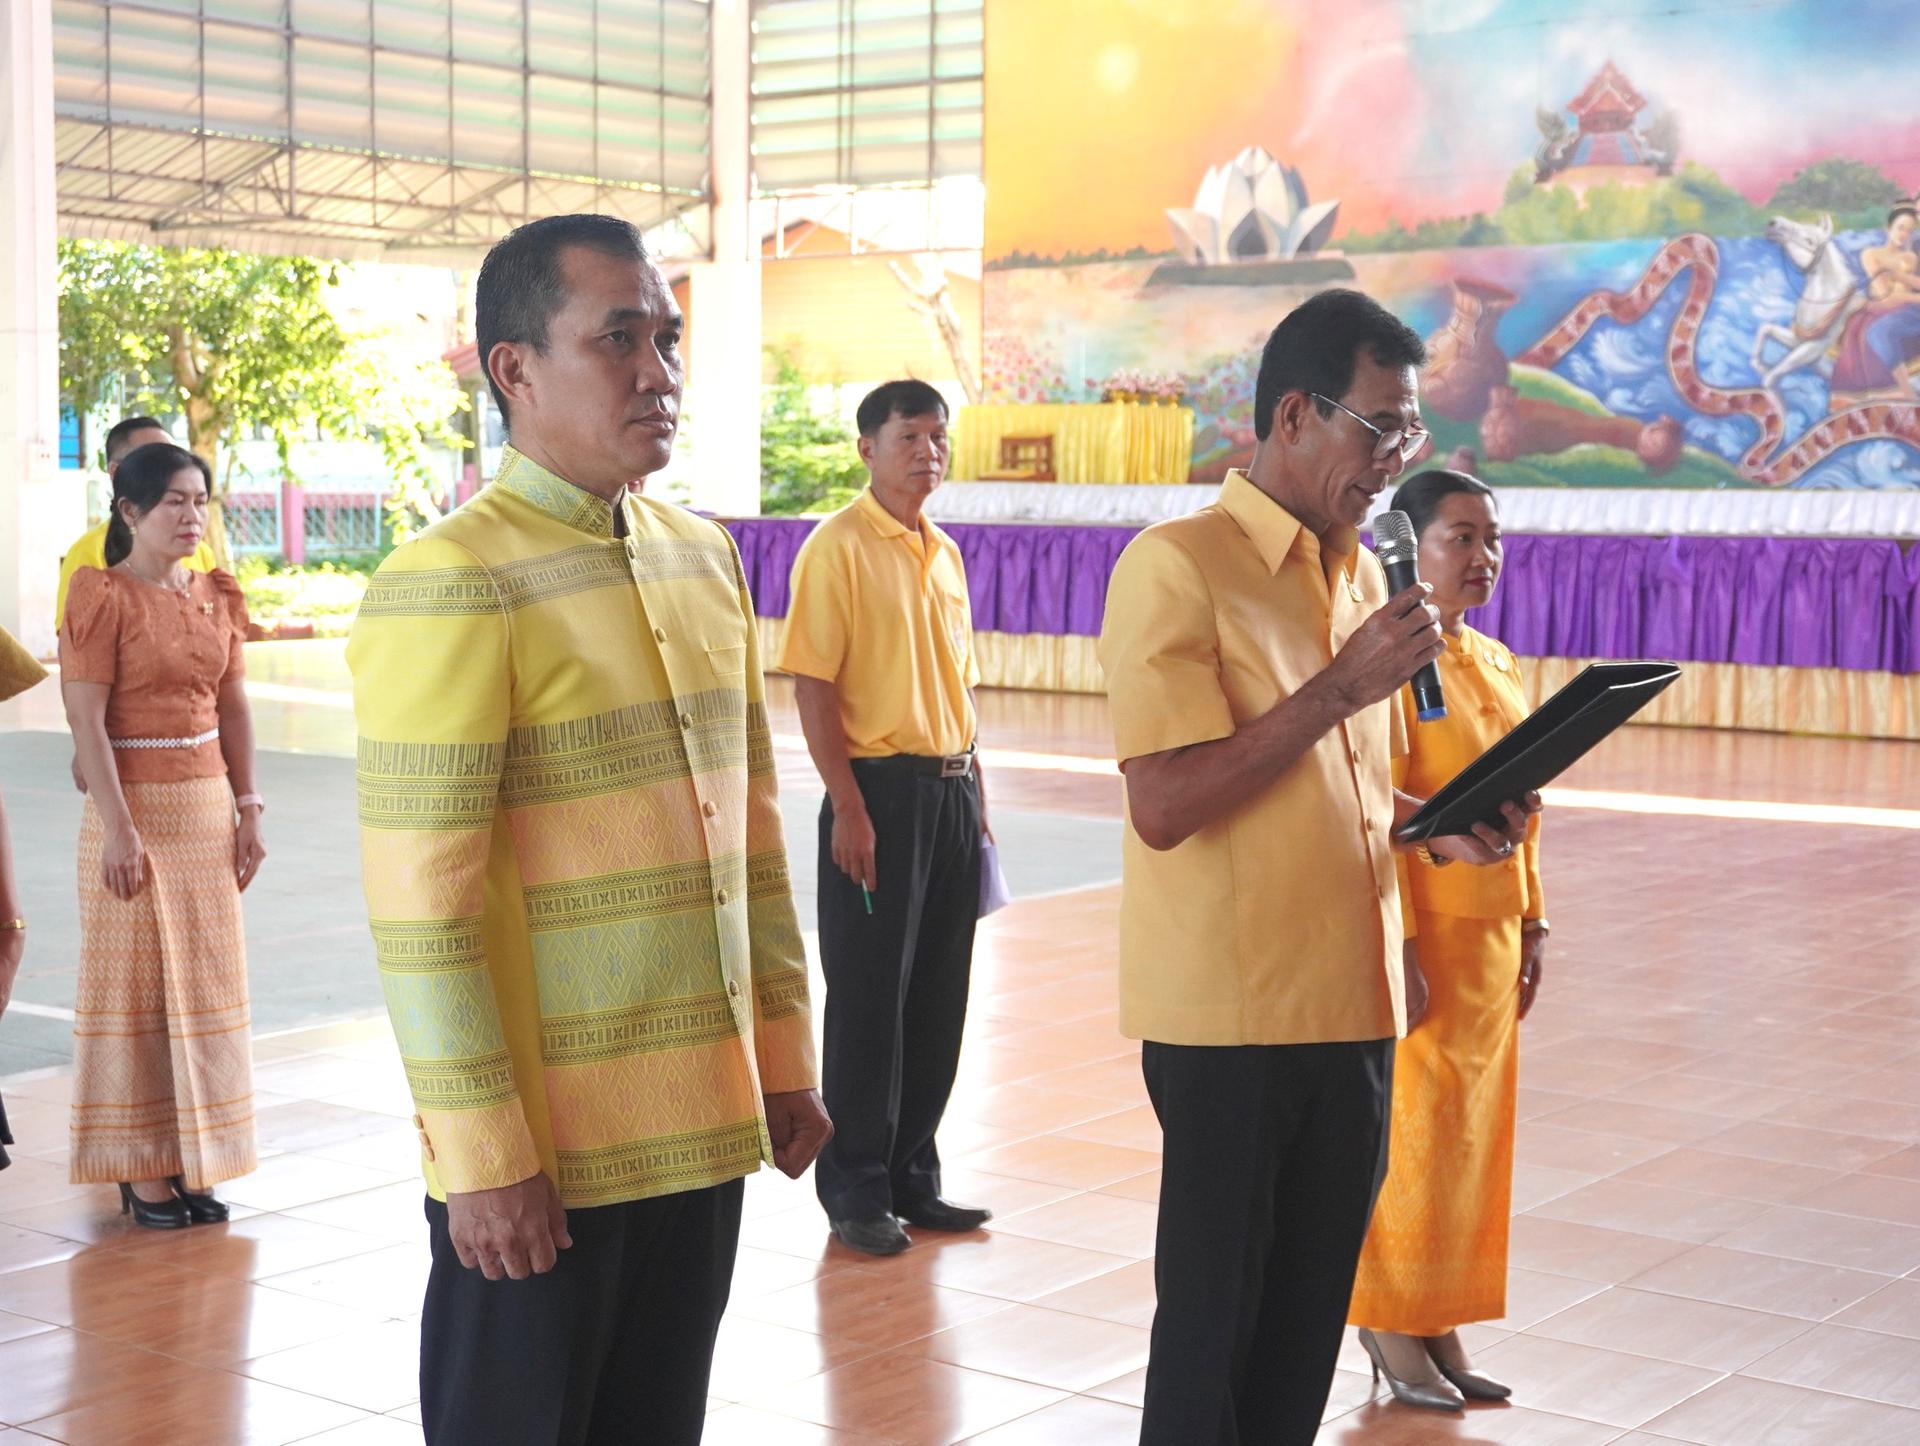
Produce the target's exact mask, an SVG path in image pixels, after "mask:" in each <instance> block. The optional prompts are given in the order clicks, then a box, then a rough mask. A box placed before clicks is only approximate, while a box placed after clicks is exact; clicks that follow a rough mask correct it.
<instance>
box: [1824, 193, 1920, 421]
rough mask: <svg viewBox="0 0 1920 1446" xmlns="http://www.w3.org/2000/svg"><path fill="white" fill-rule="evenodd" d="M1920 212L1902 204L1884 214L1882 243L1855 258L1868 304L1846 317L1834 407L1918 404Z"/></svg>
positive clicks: (1836, 366)
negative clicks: (1917, 241)
mask: <svg viewBox="0 0 1920 1446" xmlns="http://www.w3.org/2000/svg"><path fill="white" fill-rule="evenodd" d="M1916 225H1920V210H1916V209H1915V205H1914V203H1913V202H1912V201H1901V202H1900V203H1899V204H1898V205H1896V206H1895V207H1894V208H1893V209H1892V210H1891V211H1889V212H1888V213H1887V236H1886V244H1885V245H1882V246H1869V247H1868V248H1867V249H1866V250H1865V251H1862V252H1861V253H1860V265H1861V267H1862V268H1863V269H1864V270H1865V271H1866V273H1867V296H1868V301H1867V304H1866V305H1865V306H1864V307H1862V308H1860V309H1859V310H1858V311H1856V312H1855V313H1854V315H1852V316H1851V317H1849V318H1848V321H1847V327H1846V332H1845V334H1844V335H1842V336H1841V338H1840V348H1839V355H1838V356H1837V357H1836V358H1835V359H1834V363H1833V371H1832V376H1831V382H1832V387H1833V391H1834V393H1835V398H1836V405H1837V404H1839V402H1840V400H1841V399H1842V398H1843V397H1844V398H1845V399H1846V400H1858V399H1864V398H1868V397H1888V398H1895V399H1898V400H1900V401H1913V400H1916V399H1920V383H1917V382H1916V374H1920V256H1915V254H1914V251H1913V240H1914V229H1915V227H1916Z"/></svg>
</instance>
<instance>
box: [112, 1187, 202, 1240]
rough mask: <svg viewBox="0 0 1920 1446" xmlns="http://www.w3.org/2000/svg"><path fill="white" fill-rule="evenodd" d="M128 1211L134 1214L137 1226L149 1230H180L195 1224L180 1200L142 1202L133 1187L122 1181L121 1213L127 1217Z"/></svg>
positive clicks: (134, 1221)
mask: <svg viewBox="0 0 1920 1446" xmlns="http://www.w3.org/2000/svg"><path fill="white" fill-rule="evenodd" d="M128 1211H132V1212H133V1223H134V1224H135V1225H144V1226H146V1227H147V1229H149V1230H180V1229H184V1228H185V1227H186V1226H188V1225H191V1224H192V1223H193V1220H192V1219H191V1217H189V1216H188V1214H187V1207H186V1206H185V1205H182V1204H181V1203H180V1202H179V1201H178V1200H142V1199H141V1198H140V1197H139V1196H138V1195H136V1194H134V1193H133V1186H131V1185H129V1184H127V1182H126V1181H124V1180H122V1181H121V1182H120V1213H121V1214H122V1215H125V1214H126V1213H127V1212H128Z"/></svg>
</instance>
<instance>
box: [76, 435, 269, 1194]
mask: <svg viewBox="0 0 1920 1446" xmlns="http://www.w3.org/2000/svg"><path fill="white" fill-rule="evenodd" d="M208 481H209V477H208V472H207V466H206V463H204V462H202V461H201V460H200V459H199V458H198V457H195V456H194V455H193V454H192V453H190V452H186V451H183V450H182V449H181V448H179V447H176V446H174V445H172V444H171V443H166V442H156V443H152V444H150V445H148V446H145V447H140V448H138V449H136V450H135V451H133V452H130V453H129V454H128V455H127V457H126V458H125V459H124V460H123V461H122V462H121V464H120V467H119V470H118V471H117V472H116V473H115V474H114V479H113V517H112V522H111V526H110V528H109V531H108V533H107V562H108V564H109V565H108V567H107V569H106V570H105V571H101V570H99V569H97V568H83V569H82V570H81V571H79V572H77V573H75V574H74V578H73V583H72V588H71V591H70V593H69V595H68V599H67V612H66V618H65V621H64V624H63V626H62V628H61V633H60V686H61V693H62V695H63V697H64V699H65V702H66V707H67V720H68V722H69V723H70V724H71V726H72V728H73V736H74V745H75V748H76V750H77V752H78V755H79V763H80V768H81V771H82V773H83V774H84V775H85V778H86V782H87V803H86V810H85V814H84V816H83V818H82V821H81V826H80V938H81V943H80V970H79V975H80V977H79V987H78V991H77V997H76V999H75V1001H74V1018H75V1022H74V1036H75V1039H74V1085H73V1123H72V1146H73V1148H72V1178H73V1180H74V1181H75V1182H76V1183H96V1182H97V1183H107V1182H115V1183H118V1184H119V1186H120V1197H121V1209H122V1210H123V1211H126V1210H131V1211H132V1212H133V1215H134V1218H135V1219H136V1220H137V1221H138V1222H139V1223H140V1224H142V1225H150V1226H155V1227H160V1228H170V1227H177V1226H181V1225H186V1224H189V1223H192V1222H194V1221H203V1220H223V1219H225V1218H226V1215H227V1207H226V1206H225V1205H223V1204H221V1203H220V1202H219V1201H218V1200H216V1199H214V1197H213V1195H212V1193H211V1191H212V1187H213V1186H214V1185H216V1184H218V1183H219V1182H220V1181H222V1180H231V1179H233V1178H234V1177H236V1176H239V1175H244V1174H247V1173H248V1172H249V1171H251V1170H252V1169H253V1168H254V1163H255V1154H254V1133H253V1063H252V1040H251V1029H250V1021H249V1015H248V1008H247V963H246V947H245V940H244V935H243V931H242V922H241V915H240V891H241V890H243V889H245V888H246V886H247V885H248V884H249V883H250V882H252V880H253V876H254V873H255V871H256V870H258V868H259V867H260V861H261V859H262V858H264V857H265V852H266V851H265V848H264V846H263V843H262V839H261V829H260V816H261V812H262V810H263V805H262V802H261V799H260V795H259V794H258V793H256V792H255V791H254V775H253V764H254V759H253V719H252V715H251V714H250V712H249V711H248V708H247V697H246V691H245V687H244V683H243V678H242V664H241V646H240V645H241V643H242V641H243V640H244V639H245V637H246V629H247V614H246V607H245V605H244V604H243V603H242V601H241V598H240V586H239V584H238V583H236V582H235V581H234V580H233V578H232V577H231V576H230V575H229V574H227V573H225V572H213V573H205V574H202V573H194V572H189V571H188V570H187V569H186V568H185V567H184V566H183V565H182V563H183V560H184V559H185V558H186V557H188V556H189V555H190V554H191V553H192V552H193V550H194V548H195V547H197V546H198V545H199V543H200V539H201V537H202V536H203V535H204V534H205V532H206V526H207V484H208Z"/></svg>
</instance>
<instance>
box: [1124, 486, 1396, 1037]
mask: <svg viewBox="0 0 1920 1446" xmlns="http://www.w3.org/2000/svg"><path fill="white" fill-rule="evenodd" d="M1386 600H1387V587H1386V578H1385V576H1384V574H1383V573H1382V571H1381V569H1380V568H1379V566H1378V565H1377V564H1376V563H1375V562H1374V560H1373V559H1372V557H1371V556H1367V557H1362V556H1361V555H1360V549H1359V540H1358V538H1357V536H1356V535H1355V534H1354V533H1353V532H1352V531H1351V530H1342V531H1340V532H1338V533H1336V534H1333V535H1330V536H1329V537H1328V538H1327V539H1326V541H1325V542H1324V543H1323V542H1322V541H1321V539H1319V538H1317V537H1316V536H1315V535H1314V534H1313V533H1312V532H1310V531H1308V530H1307V529H1306V528H1304V527H1303V526H1301V524H1300V523H1299V521H1298V520H1297V519H1295V518H1294V517H1293V516H1292V515H1291V514H1290V513H1288V512H1287V511H1286V510H1285V509H1284V508H1282V507H1281V506H1280V505H1279V504H1278V503H1276V502H1274V501H1273V500H1272V499H1271V498H1269V497H1268V496H1267V495H1266V494H1265V493H1263V492H1261V491H1260V490H1259V489H1258V488H1257V487H1255V486H1254V485H1253V484H1252V483H1251V482H1249V481H1248V480H1247V479H1246V477H1245V476H1243V475H1241V474H1239V473H1237V472H1236V473H1232V474H1229V476H1228V479H1227V482H1226V485H1225V487H1223V488H1222V490H1221V493H1220V499H1219V501H1218V502H1216V503H1215V504H1214V505H1213V506H1211V507H1207V508H1204V509H1202V510H1201V511H1199V512H1196V513H1194V514H1192V515H1191V516H1188V517H1183V518H1178V519H1175V520H1173V521H1170V522H1163V523H1160V524H1159V525H1157V526H1154V527H1150V528H1148V529H1147V530H1146V531H1145V532H1143V533H1141V534H1140V536H1139V537H1137V538H1135V539H1134V541H1133V542H1132V543H1131V544H1130V545H1129V546H1128V547H1127V550H1126V551H1125V552H1124V553H1123V554H1122V555H1121V558H1120V561H1119V563H1118V565H1117V566H1116V567H1115V569H1114V574H1113V578H1112V580H1111V582H1110V584H1109V586H1108V590H1107V611H1106V620H1105V624H1104V626H1103V628H1102V630H1101V635H1100V661H1101V666H1102V667H1103V668H1104V670H1105V672H1106V678H1107V690H1108V698H1109V700H1110V703H1111V706H1112V711H1113V728H1114V742H1115V756H1116V757H1117V758H1119V759H1120V760H1122V761H1123V762H1124V761H1126V760H1128V759H1131V758H1139V757H1143V756H1145V755H1148V754H1152V753H1162V752H1165V751H1167V750H1169V749H1174V748H1182V747H1188V746H1191V745H1193V744H1197V743H1205V742H1208V741H1211V740H1213V739H1218V738H1226V737H1229V736H1231V735H1232V734H1233V733H1234V732H1235V731H1237V730H1238V729H1239V728H1240V727H1242V726H1243V725H1245V724H1247V723H1250V722H1252V721H1253V720H1254V719H1255V718H1258V717H1259V716H1260V715H1262V714H1263V713H1266V712H1267V711H1268V710H1270V709H1272V708H1273V707H1275V706H1276V705H1277V704H1278V703H1279V702H1280V701H1281V700H1282V699H1283V698H1286V697H1287V696H1289V695H1290V694H1292V693H1294V692H1295V691H1297V690H1298V689H1299V688H1300V687H1301V686H1302V685H1303V684H1305V683H1306V682H1307V680H1308V679H1310V678H1312V677H1313V676H1314V675H1315V674H1316V673H1319V672H1321V671H1323V670H1324V669H1325V668H1326V667H1327V666H1328V665H1329V664H1330V663H1331V662H1332V661H1333V656H1334V654H1335V653H1336V652H1337V651H1338V650H1339V649H1340V648H1341V647H1342V646H1343V645H1344V644H1345V643H1346V641H1347V639H1348V638H1349V637H1351V636H1352V635H1353V633H1354V632H1355V630H1357V629H1358V628H1359V626H1360V625H1361V623H1363V622H1365V621H1366V619H1367V618H1368V617H1369V616H1370V615H1371V614H1372V613H1373V612H1375V611H1376V610H1377V609H1378V608H1379V607H1380V606H1381V605H1382V604H1384V603H1385V602H1386ZM1405 751H1406V733H1405V726H1404V724H1403V723H1402V721H1401V719H1400V715H1399V712H1398V710H1397V708H1396V707H1395V705H1394V703H1393V701H1392V700H1387V701H1383V702H1381V703H1377V704H1375V705H1374V706H1372V707H1370V708H1365V709H1362V710H1361V711H1360V712H1359V713H1357V714H1355V715H1354V716H1353V717H1351V718H1349V719H1347V720H1346V721H1345V722H1344V723H1342V724H1340V725H1339V726H1338V727H1336V728H1334V729H1332V730H1331V731H1329V732H1328V733H1327V734H1325V735H1324V736H1323V737H1322V738H1321V739H1320V740H1319V741H1318V742H1317V743H1316V744H1315V745H1314V746H1313V747H1312V748H1311V749H1310V750H1309V751H1308V752H1307V754H1306V755H1305V756H1304V757H1302V758H1301V759H1300V761H1299V762H1297V763H1296V764H1295V765H1294V766H1293V767H1292V768H1291V769H1289V770H1288V771H1287V772H1286V773H1285V774H1283V775H1282V776H1281V777H1280V778H1278V779H1276V780H1275V781H1274V782H1273V783H1272V784H1271V785H1270V786H1269V787H1268V788H1267V789H1266V790H1265V791H1264V792H1263V793H1260V794H1258V795H1256V796H1254V797H1252V798H1249V799H1247V800H1246V801H1245V802H1244V803H1243V804H1242V805H1241V806H1240V807H1239V808H1236V809H1235V810H1234V811H1233V812H1232V813H1230V814H1228V815H1227V816H1226V817H1224V818H1222V819H1219V820H1217V821H1216V822H1214V823H1212V824H1209V825H1208V826H1207V827H1206V828H1203V829H1201V830H1200V831H1199V832H1198V833H1196V834H1194V835H1193V836H1192V837H1191V838H1189V839H1187V840H1186V841H1185V842H1183V843H1181V844H1180V845H1179V846H1178V847H1177V848H1173V849H1169V850H1166V851H1164V852H1156V851H1155V850H1153V849H1150V848H1148V847H1147V846H1146V844H1144V843H1142V842H1141V840H1140V837H1139V835H1138V834H1136V833H1135V832H1134V830H1133V828H1132V827H1131V825H1129V827H1128V828H1127V831H1126V837H1125V842H1124V853H1123V859H1124V863H1123V868H1124V884H1123V887H1122V891H1121V907H1120V1027H1121V1030H1122V1032H1123V1033H1125V1034H1127V1035H1128V1036H1130V1037H1132V1038H1136V1039H1151V1040H1158V1041H1161V1042H1163V1043H1168V1044H1198V1045H1233V1044H1307V1043H1326V1042H1332V1041H1339V1040H1364V1039H1386V1038H1391V1037H1394V1036H1397V1035H1400V1034H1403V1033H1404V1032H1405V1029H1406V1015H1405V1008H1404V1004H1403V1002H1402V999H1401V965H1400V944H1401V936H1402V921H1401V917H1400V890H1399V877H1398V875H1399V870H1398V868H1397V864H1396V859H1395V856H1394V852H1393V849H1392V845H1391V841H1390V832H1391V829H1392V825H1393V780H1392V767H1393V759H1394V758H1395V757H1396V756H1397V755H1398V754H1400V753H1404V752H1405Z"/></svg>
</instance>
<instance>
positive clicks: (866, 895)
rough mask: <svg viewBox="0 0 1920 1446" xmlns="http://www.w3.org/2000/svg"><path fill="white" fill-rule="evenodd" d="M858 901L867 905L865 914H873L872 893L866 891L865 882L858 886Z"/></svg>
mask: <svg viewBox="0 0 1920 1446" xmlns="http://www.w3.org/2000/svg"><path fill="white" fill-rule="evenodd" d="M860 901H861V902H862V903H863V904H865V905H866V906H867V914H868V915H869V916H871V915H872V914H873V895H872V893H871V892H869V891H868V889H867V886H866V885H865V884H862V885H861V886H860Z"/></svg>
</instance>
